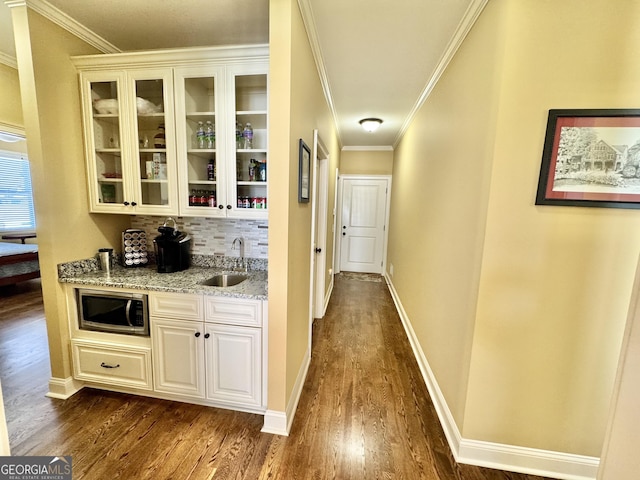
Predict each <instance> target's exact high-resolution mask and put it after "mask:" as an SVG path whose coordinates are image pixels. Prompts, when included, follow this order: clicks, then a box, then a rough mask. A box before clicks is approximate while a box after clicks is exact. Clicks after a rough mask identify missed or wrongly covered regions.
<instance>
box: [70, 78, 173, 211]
mask: <svg viewBox="0 0 640 480" xmlns="http://www.w3.org/2000/svg"><path fill="white" fill-rule="evenodd" d="M81 84H82V94H83V109H84V115H83V117H84V119H85V125H84V128H85V135H84V138H85V151H86V157H87V175H88V177H89V197H90V204H91V211H92V212H105V213H129V214H132V213H147V214H174V213H176V212H177V202H176V199H177V193H176V190H177V187H176V179H175V175H176V166H175V140H174V138H175V137H174V132H173V124H172V122H168V125H165V123H167V122H166V121H165V115H166V118H168V119H172V118H173V116H172V113H173V112H172V105H173V99H172V97H171V94H172V85H173V83H172V77H171V71H170V70H166V71H143V72H139V73H136V72H135V71H132V72H127V71H114V72H111V71H98V72H95V71H90V72H83V73H82V74H81ZM167 105H168V106H169V110H168V111H167V110H166V106H167ZM163 137H164V138H163ZM156 144H157V145H158V146H156Z"/></svg>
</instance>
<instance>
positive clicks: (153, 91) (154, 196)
mask: <svg viewBox="0 0 640 480" xmlns="http://www.w3.org/2000/svg"><path fill="white" fill-rule="evenodd" d="M129 81H130V86H131V87H132V91H133V92H134V96H133V98H131V100H132V101H133V102H135V115H134V120H135V123H134V125H135V127H134V128H131V129H130V131H131V133H132V135H133V136H134V138H132V142H131V151H132V156H133V159H134V160H133V162H132V165H131V172H132V175H133V178H134V179H135V180H134V188H135V191H136V197H137V199H138V206H137V213H148V214H151V215H153V214H155V213H157V214H164V213H167V214H170V213H174V212H177V209H178V205H177V178H176V176H177V175H176V173H177V172H176V155H175V151H176V146H175V132H174V123H173V119H174V115H173V96H172V92H173V76H172V72H171V71H170V70H148V69H146V70H141V71H132V72H129ZM132 127H133V125H132Z"/></svg>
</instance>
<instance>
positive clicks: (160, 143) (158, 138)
mask: <svg viewBox="0 0 640 480" xmlns="http://www.w3.org/2000/svg"><path fill="white" fill-rule="evenodd" d="M153 146H154V147H155V148H166V147H167V140H166V137H165V133H164V123H161V124H160V125H158V133H156V135H155V137H153Z"/></svg>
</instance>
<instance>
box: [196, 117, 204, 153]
mask: <svg viewBox="0 0 640 480" xmlns="http://www.w3.org/2000/svg"><path fill="white" fill-rule="evenodd" d="M204 143H205V131H204V125H203V123H202V122H198V129H197V130H196V146H197V147H198V148H204Z"/></svg>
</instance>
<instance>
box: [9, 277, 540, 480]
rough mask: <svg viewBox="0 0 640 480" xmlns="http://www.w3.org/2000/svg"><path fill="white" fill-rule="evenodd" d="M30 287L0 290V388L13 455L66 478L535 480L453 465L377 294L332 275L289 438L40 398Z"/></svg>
mask: <svg viewBox="0 0 640 480" xmlns="http://www.w3.org/2000/svg"><path fill="white" fill-rule="evenodd" d="M47 355H48V348H47V341H46V329H45V324H44V314H43V308H42V300H41V295H40V284H39V281H38V280H34V281H29V282H24V283H23V284H20V285H18V286H16V287H8V288H3V289H0V380H1V381H2V387H3V393H4V399H5V409H6V415H7V423H8V427H9V435H10V442H11V448H12V454H13V455H71V456H72V457H73V472H74V476H73V478H74V480H80V479H87V480H103V479H104V480H107V479H109V480H110V479H116V478H118V479H124V480H134V479H135V480H137V479H154V480H163V479H171V480H182V479H184V480H186V479H189V480H201V479H202V480H211V479H213V480H219V479H239V480H244V479H250V480H253V479H283V480H294V479H313V480H320V479H340V480H343V479H345V480H346V479H353V480H359V479H362V480H365V479H366V480H370V479H398V480H400V479H406V480H414V479H430V480H431V479H432V480H541V477H534V476H530V475H520V474H515V473H510V472H502V471H497V470H490V469H485V468H479V467H472V466H468V465H457V464H456V463H455V462H454V460H453V457H452V455H451V452H450V451H449V447H448V446H447V443H446V440H445V438H444V434H443V432H442V429H441V427H440V424H439V422H438V419H437V416H436V413H435V410H434V407H433V405H432V403H431V401H430V399H429V395H428V392H427V389H426V386H425V385H424V382H423V380H422V377H421V376H420V372H419V369H418V366H417V364H416V362H415V359H414V358H413V355H412V353H411V349H410V346H409V343H408V341H407V339H406V336H405V334H404V330H403V329H402V325H401V323H400V320H399V318H398V315H397V313H396V311H395V308H394V306H393V301H392V299H391V297H390V295H389V293H388V290H387V288H386V286H385V284H384V283H382V282H373V281H361V280H356V279H351V278H348V277H347V276H337V277H336V286H335V289H334V293H333V298H332V300H331V303H330V305H329V309H328V311H327V314H326V316H325V318H324V319H322V320H318V321H316V323H315V326H314V344H313V354H312V361H311V366H310V369H309V374H308V377H307V381H306V383H305V386H304V391H303V393H302V397H301V399H300V403H299V406H298V411H297V414H296V418H295V421H294V423H293V428H292V431H291V435H290V436H289V437H279V436H275V435H269V434H264V433H260V428H261V427H262V416H260V415H252V414H246V413H239V412H232V411H228V410H222V409H215V408H207V407H201V406H196V405H189V404H185V403H178V402H170V401H165V400H156V399H151V398H145V397H139V396H133V395H125V394H118V393H111V392H104V391H99V390H91V389H84V390H82V391H80V392H79V393H77V394H76V395H74V396H73V397H71V398H70V399H68V400H65V401H62V400H54V399H49V398H47V397H45V396H44V395H45V393H46V392H47V382H48V380H49V376H50V371H49V364H48V359H47Z"/></svg>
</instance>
